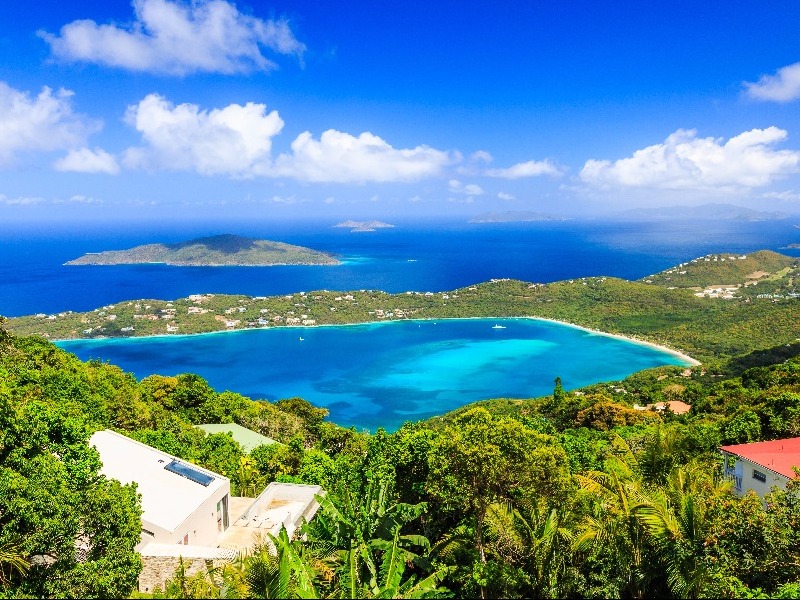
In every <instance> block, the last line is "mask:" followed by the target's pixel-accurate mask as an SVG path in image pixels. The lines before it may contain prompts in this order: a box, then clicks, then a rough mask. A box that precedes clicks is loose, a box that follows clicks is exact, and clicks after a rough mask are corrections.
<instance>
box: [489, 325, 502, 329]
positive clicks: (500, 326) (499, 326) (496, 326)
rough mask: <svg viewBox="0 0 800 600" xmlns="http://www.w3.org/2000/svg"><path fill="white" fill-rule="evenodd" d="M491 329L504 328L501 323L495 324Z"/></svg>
mask: <svg viewBox="0 0 800 600" xmlns="http://www.w3.org/2000/svg"><path fill="white" fill-rule="evenodd" d="M492 329H505V327H504V326H503V325H495V326H494V327H492Z"/></svg>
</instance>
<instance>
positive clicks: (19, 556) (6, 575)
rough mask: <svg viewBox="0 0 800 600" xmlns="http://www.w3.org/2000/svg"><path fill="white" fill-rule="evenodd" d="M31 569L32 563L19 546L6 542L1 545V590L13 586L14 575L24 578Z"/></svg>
mask: <svg viewBox="0 0 800 600" xmlns="http://www.w3.org/2000/svg"><path fill="white" fill-rule="evenodd" d="M29 568H30V562H28V560H27V559H26V558H25V554H24V552H23V550H22V549H21V547H20V546H19V545H18V544H16V543H14V542H4V543H3V544H2V545H0V588H3V589H6V588H7V587H8V586H9V585H10V584H11V579H12V578H13V576H14V573H16V574H17V575H20V576H22V575H25V573H26V572H27V571H28V569H29Z"/></svg>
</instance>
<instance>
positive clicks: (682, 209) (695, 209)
mask: <svg viewBox="0 0 800 600" xmlns="http://www.w3.org/2000/svg"><path fill="white" fill-rule="evenodd" d="M619 216H620V217H622V218H624V219H642V220H646V221H650V220H655V221H661V220H667V219H668V220H675V219H683V220H686V219H714V220H722V221H782V220H783V219H788V218H789V215H788V214H787V213H782V212H766V211H762V210H753V209H752V208H744V207H743V206H736V205H734V204H701V205H700V206H662V207H658V208H637V209H633V210H628V211H625V212H623V213H621V214H620V215H619Z"/></svg>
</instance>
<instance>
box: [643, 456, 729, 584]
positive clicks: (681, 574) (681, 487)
mask: <svg viewBox="0 0 800 600" xmlns="http://www.w3.org/2000/svg"><path fill="white" fill-rule="evenodd" d="M729 489H730V484H729V483H728V482H726V481H717V480H715V478H714V477H713V476H712V475H709V474H708V472H706V471H704V470H702V469H701V468H699V467H697V466H691V467H679V468H677V469H674V470H673V471H672V473H671V474H670V476H669V478H668V479H667V483H666V485H665V487H664V488H663V489H661V490H659V491H657V492H656V493H655V494H653V495H652V497H651V498H652V503H651V504H649V505H647V506H640V507H638V508H637V510H636V514H637V518H638V519H639V521H640V523H641V524H642V525H643V527H644V528H645V529H646V531H647V532H648V534H649V535H651V536H652V538H653V539H654V540H655V541H656V545H657V547H658V548H659V550H660V552H659V554H660V558H661V560H662V561H663V562H664V563H665V564H666V572H667V584H668V585H669V587H670V590H671V591H672V592H673V593H674V594H675V595H676V596H678V597H680V598H697V597H698V596H699V595H700V593H701V592H702V591H703V589H704V588H705V587H706V586H707V584H708V583H709V582H710V578H711V573H710V571H709V569H708V564H707V563H706V562H705V561H704V560H703V552H702V548H703V545H704V542H705V540H706V532H707V531H708V527H709V521H708V519H707V516H706V515H707V507H708V503H709V500H711V499H712V498H713V497H716V496H719V495H722V494H724V493H727V492H728V491H729Z"/></svg>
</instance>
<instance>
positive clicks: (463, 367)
mask: <svg viewBox="0 0 800 600" xmlns="http://www.w3.org/2000/svg"><path fill="white" fill-rule="evenodd" d="M495 325H500V326H501V327H503V328H496V327H495ZM301 338H302V339H301ZM58 345H59V346H60V347H62V348H64V349H65V350H68V351H69V352H73V353H75V354H76V355H77V356H78V357H79V358H81V359H83V360H87V359H90V358H94V359H100V360H104V361H109V362H111V363H112V364H116V365H119V366H120V367H122V368H123V369H125V370H127V371H130V372H132V373H133V374H134V375H136V377H138V378H141V377H145V376H147V375H150V374H160V375H177V374H179V373H197V374H198V375H201V376H202V377H204V378H206V379H207V380H208V382H209V383H210V384H211V386H212V387H214V388H215V389H216V390H218V391H222V390H231V391H235V392H238V393H241V394H244V395H246V396H250V397H251V398H257V399H268V400H277V399H279V398H287V397H292V396H300V397H302V398H305V399H306V400H308V401H309V402H311V403H313V404H315V405H317V406H324V407H326V408H328V409H329V410H330V420H331V421H333V422H335V423H338V424H339V425H344V426H350V425H355V426H356V427H357V428H359V429H361V428H365V429H369V430H373V431H374V430H375V429H377V428H378V427H383V428H385V429H387V430H388V431H393V430H395V429H397V428H398V427H399V426H400V425H402V424H403V422H404V421H407V420H411V421H416V420H420V419H425V418H428V417H431V416H434V415H438V414H442V413H445V412H447V411H450V410H453V409H455V408H458V407H460V406H463V405H464V404H468V403H470V402H474V401H476V400H483V399H487V398H501V397H510V398H531V397H535V396H542V395H545V394H549V393H551V392H552V389H553V380H554V379H555V378H556V377H557V376H558V377H561V378H562V380H563V382H564V387H565V388H567V389H570V388H577V387H581V386H584V385H589V384H592V383H596V382H598V381H608V380H615V379H621V378H623V377H626V376H627V375H630V374H631V373H634V372H636V371H640V370H642V369H646V368H650V367H655V366H661V365H684V364H686V363H685V362H684V361H683V360H682V359H680V358H679V357H677V356H675V355H672V354H669V353H666V352H662V351H659V350H657V349H654V348H650V347H648V346H644V345H642V344H636V343H633V342H628V341H625V340H620V339H617V338H612V337H609V336H604V335H600V334H596V333H593V332H589V331H585V330H582V329H579V328H575V327H569V326H565V325H561V324H558V323H551V322H547V321H538V320H533V319H447V320H440V321H396V322H391V323H371V324H365V325H352V326H335V327H313V328H295V327H292V328H277V329H260V330H248V331H239V332H231V333H220V334H211V335H196V336H170V337H155V338H129V339H106V340H70V341H63V342H58Z"/></svg>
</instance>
